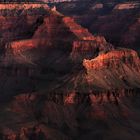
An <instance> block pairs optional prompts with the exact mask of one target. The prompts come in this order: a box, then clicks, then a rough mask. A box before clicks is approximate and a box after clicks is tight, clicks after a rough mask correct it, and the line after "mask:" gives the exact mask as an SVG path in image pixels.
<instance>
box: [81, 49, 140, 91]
mask: <svg viewBox="0 0 140 140" xmlns="http://www.w3.org/2000/svg"><path fill="white" fill-rule="evenodd" d="M83 65H84V66H85V68H86V69H87V78H88V80H89V82H90V83H91V84H93V85H94V84H95V85H96V84H97V85H96V86H99V87H100V88H101V87H104V88H106V89H112V88H114V89H115V88H124V87H126V88H131V87H139V78H140V75H139V74H140V60H139V57H138V54H137V53H136V52H135V51H133V50H127V49H119V50H113V51H110V52H108V53H105V54H100V55H99V56H97V57H96V58H94V59H91V60H84V62H83ZM101 85H102V86H101Z"/></svg>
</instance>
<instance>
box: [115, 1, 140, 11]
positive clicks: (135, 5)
mask: <svg viewBox="0 0 140 140" xmlns="http://www.w3.org/2000/svg"><path fill="white" fill-rule="evenodd" d="M139 7H140V3H139V2H128V3H122V4H118V5H116V6H115V8H114V9H115V10H128V9H136V8H139Z"/></svg>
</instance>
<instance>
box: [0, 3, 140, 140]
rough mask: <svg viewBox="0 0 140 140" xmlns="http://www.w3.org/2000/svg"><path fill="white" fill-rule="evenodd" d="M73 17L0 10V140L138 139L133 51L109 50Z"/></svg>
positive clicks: (139, 84) (139, 80)
mask: <svg viewBox="0 0 140 140" xmlns="http://www.w3.org/2000/svg"><path fill="white" fill-rule="evenodd" d="M96 6H97V7H96V8H97V9H98V10H99V9H100V10H101V9H102V8H101V7H100V6H101V5H96ZM98 6H99V8H98ZM56 7H57V6H56ZM92 7H93V5H92ZM94 8H95V7H94ZM96 8H95V9H94V10H95V11H96ZM92 10H93V9H92ZM15 13H16V14H15ZM66 15H67V14H66ZM78 19H79V17H78V18H75V17H74V16H65V14H64V13H63V12H62V13H61V12H59V11H58V10H57V8H51V7H49V6H48V5H47V4H42V3H41V4H39V3H28V4H16V3H15V4H9V3H8V4H0V25H1V26H0V37H1V38H0V77H1V78H0V80H1V82H0V101H1V102H0V139H1V140H62V139H63V140H79V139H80V140H92V139H96V140H115V139H116V140H123V139H127V140H133V139H135V140H139V139H140V134H139V131H140V119H139V118H140V110H139V107H140V103H139V99H140V95H139V92H140V89H139V88H140V58H139V51H138V49H137V46H135V45H134V44H132V45H134V46H133V47H134V48H133V47H125V46H121V47H120V46H115V45H114V44H115V43H113V45H112V41H110V42H109V41H108V40H109V39H106V36H105V37H104V36H103V35H102V34H97V33H96V32H95V34H92V33H91V32H90V28H88V29H87V28H85V27H86V26H84V27H83V26H82V25H80V24H78V23H79V20H78ZM116 20H117V19H116ZM76 21H77V22H78V23H77V22H76ZM138 23H139V21H138V22H137V23H136V25H134V27H133V28H131V29H130V30H129V31H128V32H130V33H132V32H133V34H137V32H135V31H136V30H137V28H135V27H137V26H139V24H138ZM115 27H116V26H115ZM97 28H98V27H96V28H94V29H95V30H96V29H97ZM105 29H106V28H105ZM108 30H109V29H108V28H107V31H108ZM114 33H115V32H114ZM126 36H129V34H127V33H126ZM126 36H125V37H126ZM123 37H124V36H123ZM125 37H124V38H125ZM129 38H130V39H133V38H131V36H129ZM130 39H129V40H128V41H131V40H130ZM126 41H127V39H126ZM121 45H123V43H122V44H121ZM132 48H133V49H134V50H133V49H132Z"/></svg>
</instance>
